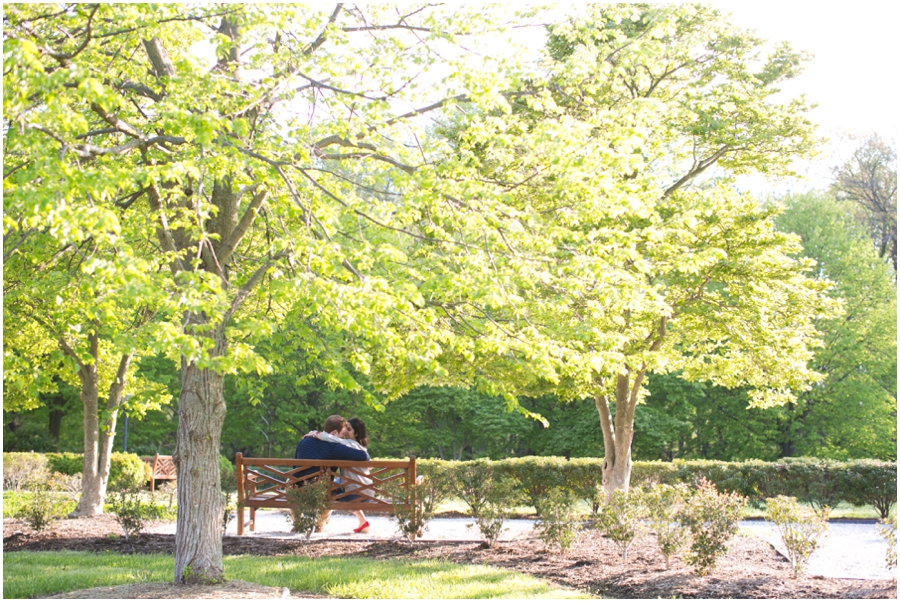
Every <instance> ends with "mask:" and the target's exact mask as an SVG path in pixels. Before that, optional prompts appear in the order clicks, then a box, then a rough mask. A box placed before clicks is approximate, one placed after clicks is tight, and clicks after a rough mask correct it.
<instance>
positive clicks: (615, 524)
mask: <svg viewBox="0 0 900 602" xmlns="http://www.w3.org/2000/svg"><path fill="white" fill-rule="evenodd" d="M643 516H644V502H643V491H642V490H641V489H640V488H638V487H633V488H632V489H631V490H630V491H625V490H624V489H616V490H615V491H614V492H613V494H612V496H611V497H610V498H609V500H608V501H607V503H606V504H604V505H603V507H602V508H601V509H600V513H599V515H598V517H597V521H596V523H595V525H596V527H597V528H599V529H600V530H601V531H603V533H604V535H606V537H607V539H610V540H612V541H613V542H614V543H615V544H616V546H617V547H618V548H619V553H620V554H621V555H622V560H624V561H627V560H628V548H630V547H631V544H633V543H634V541H635V539H637V538H638V536H639V535H640V534H641V531H642V527H641V518H642V517H643Z"/></svg>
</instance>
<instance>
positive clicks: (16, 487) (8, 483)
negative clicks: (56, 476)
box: [3, 452, 49, 491]
mask: <svg viewBox="0 0 900 602" xmlns="http://www.w3.org/2000/svg"><path fill="white" fill-rule="evenodd" d="M48 470H49V469H48V468H47V457H46V456H45V455H44V454H38V453H34V452H3V490H4V491H20V490H21V489H22V488H23V487H24V486H25V484H26V483H27V482H29V481H31V480H33V479H34V478H35V476H37V475H41V474H45V473H46V472H47V471H48Z"/></svg>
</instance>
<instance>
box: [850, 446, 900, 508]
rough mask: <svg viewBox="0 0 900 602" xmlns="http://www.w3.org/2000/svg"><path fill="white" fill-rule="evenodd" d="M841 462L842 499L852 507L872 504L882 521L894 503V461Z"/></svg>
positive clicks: (895, 464) (895, 480)
mask: <svg viewBox="0 0 900 602" xmlns="http://www.w3.org/2000/svg"><path fill="white" fill-rule="evenodd" d="M844 465H845V468H844V474H843V479H842V491H843V497H842V499H843V500H845V501H847V502H850V503H851V504H854V505H856V506H864V505H867V504H868V505H871V506H874V507H875V509H876V510H878V513H879V514H881V519H882V520H886V519H887V518H888V516H889V515H890V513H891V508H893V507H894V505H895V504H896V503H897V463H896V462H882V461H880V460H851V461H849V462H845V463H844Z"/></svg>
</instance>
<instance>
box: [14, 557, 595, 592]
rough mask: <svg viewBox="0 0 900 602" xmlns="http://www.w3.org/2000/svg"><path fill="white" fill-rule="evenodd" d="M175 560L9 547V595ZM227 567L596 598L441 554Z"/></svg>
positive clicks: (153, 575) (286, 583)
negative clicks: (409, 558)
mask: <svg viewBox="0 0 900 602" xmlns="http://www.w3.org/2000/svg"><path fill="white" fill-rule="evenodd" d="M173 567H174V562H173V559H172V557H171V556H166V555H162V554H134V555H120V554H101V555H97V554H92V553H88V552H69V551H62V552H8V553H4V554H3V597H4V598H34V597H43V596H47V595H52V594H55V593H59V592H66V591H74V590H80V589H87V588H92V587H103V586H111V585H125V584H134V583H148V582H155V581H170V580H171V579H172V576H173V570H174V568H173ZM225 574H226V575H227V577H228V578H229V579H239V580H241V581H248V582H250V583H258V584H261V585H268V586H272V587H287V588H290V589H291V590H299V591H309V592H314V593H317V594H325V595H328V596H333V597H337V598H380V599H386V598H406V599H418V598H436V599H454V598H528V599H537V598H550V599H561V598H566V599H570V598H590V597H591V596H590V595H588V594H586V593H583V592H578V591H573V590H565V589H561V588H558V587H555V586H552V585H550V584H548V583H546V582H544V581H541V580H539V579H537V578H535V577H532V576H530V575H522V574H520V573H515V572H512V571H506V570H503V569H498V568H494V567H490V566H486V565H468V566H461V565H457V564H453V563H450V562H441V561H436V560H420V561H404V560H372V559H368V558H301V557H296V556H276V557H257V556H228V557H226V558H225Z"/></svg>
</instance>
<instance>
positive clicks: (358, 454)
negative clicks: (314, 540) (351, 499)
mask: <svg viewBox="0 0 900 602" xmlns="http://www.w3.org/2000/svg"><path fill="white" fill-rule="evenodd" d="M349 428H350V425H349V424H348V422H347V421H346V420H344V419H343V418H342V417H340V416H338V415H337V414H335V415H334V416H329V417H328V419H327V420H326V421H325V427H324V428H323V429H322V431H323V432H325V433H328V434H330V435H334V436H335V437H341V438H343V437H344V436H345V435H349ZM294 459H295V460H350V461H355V462H368V461H369V454H368V453H367V452H366V451H365V450H361V449H356V448H353V447H350V446H349V445H342V444H340V443H336V442H333V441H323V440H322V439H317V438H316V437H310V436H309V435H307V436H305V437H303V439H301V440H300V443H298V444H297V449H296V450H295V451H294ZM317 470H318V469H317V468H307V469H306V470H303V471H301V472H299V473H297V475H296V476H297V477H302V476H306V475H309V474H313V473H314V472H316V471H317ZM330 517H331V510H328V511H326V512H325V514H323V515H322V516H320V517H319V524H318V525H316V530H317V531H322V529H324V527H325V523H327V522H328V519H329V518H330Z"/></svg>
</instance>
